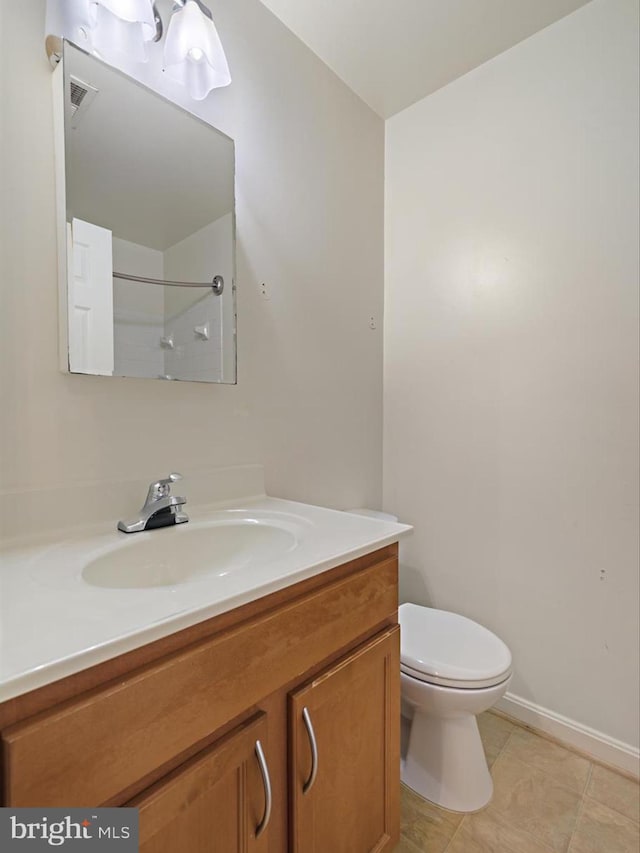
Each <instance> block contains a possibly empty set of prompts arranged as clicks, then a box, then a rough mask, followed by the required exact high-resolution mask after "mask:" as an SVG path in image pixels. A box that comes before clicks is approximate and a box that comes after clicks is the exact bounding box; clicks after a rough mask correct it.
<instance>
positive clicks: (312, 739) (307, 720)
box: [302, 707, 318, 794]
mask: <svg viewBox="0 0 640 853" xmlns="http://www.w3.org/2000/svg"><path fill="white" fill-rule="evenodd" d="M302 719H303V721H304V725H305V728H306V729H307V734H308V736H309V745H310V746H311V773H310V774H309V778H308V779H307V781H306V782H305V783H304V785H303V786H302V793H303V794H306V793H307V792H308V791H310V790H311V789H312V788H313V783H314V782H315V781H316V776H317V775H318V743H317V741H316V733H315V732H314V730H313V723H312V722H311V715H310V714H309V709H308V708H307V707H304V708H303V709H302Z"/></svg>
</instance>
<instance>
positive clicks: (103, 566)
mask: <svg viewBox="0 0 640 853" xmlns="http://www.w3.org/2000/svg"><path fill="white" fill-rule="evenodd" d="M288 528H290V525H286V526H285V525H282V526H281V525H279V524H277V523H273V522H271V521H263V520H258V519H255V518H253V519H250V518H237V519H232V520H228V521H227V520H224V521H216V522H211V523H209V524H191V523H188V524H184V525H180V526H179V527H169V528H165V529H161V530H154V531H153V532H149V533H148V534H146V535H145V534H137V533H134V534H129V536H130V537H131V539H130V540H129V538H128V541H125V542H120V543H119V547H114V548H113V549H112V550H110V551H107V552H106V553H104V554H101V555H100V556H99V557H96V558H95V559H93V560H91V561H90V562H88V563H87V564H86V565H85V567H84V568H83V570H82V578H83V580H84V581H85V582H86V583H88V584H90V585H91V586H98V587H107V588H110V589H145V588H151V587H162V586H176V585H178V584H185V583H189V582H192V581H194V580H199V579H201V578H205V577H206V578H211V577H225V576H226V575H229V574H231V573H234V572H237V571H238V570H240V569H245V568H247V567H248V566H250V565H251V564H255V563H256V562H260V563H264V562H269V561H271V560H273V559H275V558H277V557H278V556H280V555H284V554H286V553H287V552H289V551H292V550H293V549H294V548H295V547H296V546H297V545H298V542H299V537H298V536H297V535H296V533H295V532H293V531H292V530H291V529H288ZM138 537H140V538H138Z"/></svg>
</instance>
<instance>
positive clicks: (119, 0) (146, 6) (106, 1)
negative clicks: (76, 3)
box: [91, 0, 156, 41]
mask: <svg viewBox="0 0 640 853" xmlns="http://www.w3.org/2000/svg"><path fill="white" fill-rule="evenodd" d="M91 3H92V6H93V7H94V20H95V22H96V25H98V23H100V24H102V21H103V20H106V16H105V15H104V14H102V15H101V10H102V9H104V10H106V11H107V12H110V13H111V15H113V16H114V17H116V18H118V19H119V20H120V21H123V22H125V23H127V24H138V25H139V26H140V27H141V28H142V37H143V39H144V41H151V40H152V39H153V38H154V37H155V35H156V22H155V15H154V11H153V0H91Z"/></svg>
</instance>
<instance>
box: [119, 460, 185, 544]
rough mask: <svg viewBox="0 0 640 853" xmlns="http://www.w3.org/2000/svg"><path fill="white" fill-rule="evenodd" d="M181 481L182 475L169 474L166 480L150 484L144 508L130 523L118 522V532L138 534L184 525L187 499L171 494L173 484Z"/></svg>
mask: <svg viewBox="0 0 640 853" xmlns="http://www.w3.org/2000/svg"><path fill="white" fill-rule="evenodd" d="M181 479H182V474H169V476H168V477H167V479H166V480H158V482H157V483H151V485H150V486H149V491H148V492H147V498H146V500H145V502H144V506H143V507H142V509H141V510H140V512H139V513H138V515H137V516H136V517H135V518H132V519H131V520H130V521H119V522H118V530H122V531H123V533H138V532H140V531H141V530H152V529H153V528H155V527H168V526H169V525H171V524H184V522H185V521H189V516H188V515H187V514H186V512H183V511H182V509H181V507H183V506H184V505H185V504H186V502H187V499H186V498H179V497H176V495H172V494H171V486H172V484H173V483H175V482H177V481H178V480H181Z"/></svg>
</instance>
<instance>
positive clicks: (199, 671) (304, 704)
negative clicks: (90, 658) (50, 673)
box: [0, 545, 400, 853]
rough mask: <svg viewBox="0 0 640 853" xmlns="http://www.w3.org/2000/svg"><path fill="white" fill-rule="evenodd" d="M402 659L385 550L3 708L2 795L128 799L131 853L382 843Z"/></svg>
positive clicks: (376, 847)
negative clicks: (136, 819) (134, 836)
mask: <svg viewBox="0 0 640 853" xmlns="http://www.w3.org/2000/svg"><path fill="white" fill-rule="evenodd" d="M399 661H400V648H399V628H398V626H397V546H396V545H390V546H387V547H386V548H383V549H380V550H379V551H377V552H374V553H373V554H368V555H366V556H364V557H361V558H359V559H357V560H353V561H351V562H349V563H346V564H344V565H342V566H338V567H337V568H335V569H331V570H329V571H326V572H324V573H322V574H320V575H317V576H316V577H313V578H310V579H308V580H306V581H302V582H300V583H298V584H295V585H293V586H291V587H288V588H287V589H284V590H281V591H279V592H276V593H273V594H271V595H268V596H265V597H263V598H261V599H258V600H257V601H254V602H251V603H249V604H247V605H243V606H242V607H239V608H237V609H236V610H233V611H230V612H228V613H225V614H222V615H221V616H218V617H214V618H213V619H210V620H208V621H207V622H203V623H200V624H199V625H195V626H193V627H191V628H188V629H185V630H183V631H181V632H179V633H176V634H173V635H171V636H170V637H166V638H164V639H162V640H158V641H156V642H155V643H151V644H149V645H148V646H144V647H142V648H141V649H136V650H134V651H133V652H129V653H128V654H126V655H122V656H121V657H119V658H115V659H113V660H111V661H108V662H106V663H104V664H100V665H98V666H95V667H93V668H92V669H90V670H85V671H83V672H81V673H77V674H76V675H73V676H70V677H68V678H66V679H63V680H61V681H59V682H55V683H54V684H50V685H47V686H45V687H43V688H40V689H39V690H36V691H33V692H32V693H29V694H26V695H24V696H20V697H17V698H16V699H12V700H9V701H8V702H5V703H4V704H2V705H0V730H1V739H2V740H1V742H2V792H3V793H2V804H3V805H6V806H16V807H19V806H40V807H42V806H63V807H65V806H105V805H109V806H118V805H123V806H124V805H127V806H135V807H137V808H139V810H140V850H141V851H142V853H170V851H171V853H173V851H178V850H179V851H188V853H200V851H202V853H205V851H207V853H211V851H216V853H328V851H331V853H372V852H373V851H376V853H381V851H389V853H390V851H392V850H393V848H394V846H395V844H396V843H397V841H398V837H399V774H400V763H399V762H400V745H399V736H400V732H399V729H400V727H399V720H400V707H399V703H400V672H399V670H400V665H399ZM312 741H313V743H314V749H313V750H312V746H311V744H312ZM257 742H260V747H261V749H262V753H263V755H264V757H265V759H266V765H267V767H268V776H269V783H270V789H271V791H270V792H271V798H270V799H271V807H270V809H267V801H268V799H269V797H268V793H267V787H268V786H267V785H266V781H265V775H264V773H263V772H262V770H261V767H260V763H259V759H258V751H257V749H256V743H257ZM314 751H315V763H314V762H313V761H312V755H313V753H314ZM312 776H313V779H312V778H311V777H312ZM267 811H270V814H269V815H268V821H267V822H266V826H264V828H262V829H261V830H260V831H258V830H259V827H261V824H262V823H264V822H265V816H266V813H267Z"/></svg>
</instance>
